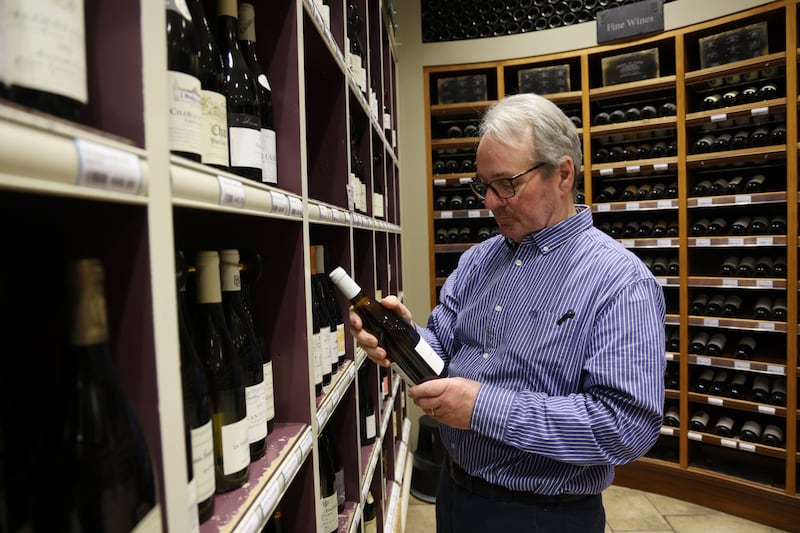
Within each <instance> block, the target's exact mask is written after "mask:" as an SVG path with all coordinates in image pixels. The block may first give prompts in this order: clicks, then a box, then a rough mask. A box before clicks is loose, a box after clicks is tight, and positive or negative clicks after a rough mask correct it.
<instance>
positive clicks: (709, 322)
mask: <svg viewBox="0 0 800 533" xmlns="http://www.w3.org/2000/svg"><path fill="white" fill-rule="evenodd" d="M688 324H689V325H690V326H701V327H707V328H726V329H741V330H747V331H764V332H771V331H776V332H782V333H786V322H775V321H770V320H752V319H749V318H725V317H711V316H697V315H690V316H689V318H688Z"/></svg>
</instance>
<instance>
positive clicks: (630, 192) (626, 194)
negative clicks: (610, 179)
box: [620, 183, 639, 202]
mask: <svg viewBox="0 0 800 533" xmlns="http://www.w3.org/2000/svg"><path fill="white" fill-rule="evenodd" d="M638 190H639V187H638V186H637V185H636V184H635V183H631V184H630V185H628V186H627V187H625V189H623V191H622V196H620V200H622V201H623V202H624V201H628V200H633V199H634V198H636V193H637V191H638Z"/></svg>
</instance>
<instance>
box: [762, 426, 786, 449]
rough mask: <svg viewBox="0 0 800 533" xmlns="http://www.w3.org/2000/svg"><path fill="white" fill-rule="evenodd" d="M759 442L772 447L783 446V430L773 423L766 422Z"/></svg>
mask: <svg viewBox="0 0 800 533" xmlns="http://www.w3.org/2000/svg"><path fill="white" fill-rule="evenodd" d="M759 441H760V442H761V444H766V445H767V446H772V447H773V448H782V447H783V430H782V429H781V428H780V427H779V426H777V425H775V424H767V425H766V427H765V428H764V431H763V432H762V433H761V438H760V439H759Z"/></svg>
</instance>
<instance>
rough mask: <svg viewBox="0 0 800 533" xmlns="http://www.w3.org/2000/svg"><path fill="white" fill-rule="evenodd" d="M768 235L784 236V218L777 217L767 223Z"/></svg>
mask: <svg viewBox="0 0 800 533" xmlns="http://www.w3.org/2000/svg"><path fill="white" fill-rule="evenodd" d="M768 231H769V234H770V235H786V217H784V216H781V215H778V216H775V217H773V218H772V220H770V221H769V230H768Z"/></svg>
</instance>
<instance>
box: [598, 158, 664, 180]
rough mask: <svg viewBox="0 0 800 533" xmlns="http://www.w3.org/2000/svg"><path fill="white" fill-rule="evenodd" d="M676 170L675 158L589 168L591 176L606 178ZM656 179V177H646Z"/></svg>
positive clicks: (637, 160) (634, 161) (640, 160)
mask: <svg viewBox="0 0 800 533" xmlns="http://www.w3.org/2000/svg"><path fill="white" fill-rule="evenodd" d="M677 170H678V158H677V157H662V158H658V159H636V160H633V161H617V162H614V163H593V164H592V167H591V171H592V176H599V177H601V178H606V177H610V176H616V175H620V174H641V173H642V172H643V171H644V172H653V173H654V174H659V173H663V172H669V171H672V172H675V171H677ZM647 177H658V176H647Z"/></svg>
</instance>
